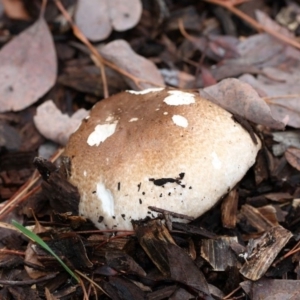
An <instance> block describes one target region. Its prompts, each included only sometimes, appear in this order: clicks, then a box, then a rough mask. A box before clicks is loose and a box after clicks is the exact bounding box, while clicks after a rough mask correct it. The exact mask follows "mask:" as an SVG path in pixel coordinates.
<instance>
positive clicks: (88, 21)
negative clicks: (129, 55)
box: [75, 0, 142, 41]
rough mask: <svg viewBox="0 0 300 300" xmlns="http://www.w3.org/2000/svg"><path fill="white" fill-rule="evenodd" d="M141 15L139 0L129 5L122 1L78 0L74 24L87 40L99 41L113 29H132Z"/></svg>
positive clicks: (133, 0)
mask: <svg viewBox="0 0 300 300" xmlns="http://www.w3.org/2000/svg"><path fill="white" fill-rule="evenodd" d="M141 14H142V4H141V1H140V0H131V1H130V5H128V4H127V2H126V1H123V0H89V1H86V0H78V2H77V7H76V13H75V22H76V24H77V26H78V27H79V28H80V30H81V31H82V32H83V34H84V35H85V36H86V37H87V38H88V39H90V40H91V41H100V40H104V39H106V38H107V37H108V36H109V35H110V33H111V32H112V30H113V29H115V30H117V31H125V30H128V29H130V28H132V27H134V26H135V25H136V24H137V23H138V21H139V20H140V17H141Z"/></svg>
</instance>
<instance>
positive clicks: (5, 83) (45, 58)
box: [0, 18, 57, 112]
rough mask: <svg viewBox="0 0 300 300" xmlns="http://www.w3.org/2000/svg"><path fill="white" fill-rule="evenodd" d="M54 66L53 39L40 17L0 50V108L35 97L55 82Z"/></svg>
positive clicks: (27, 102) (15, 108) (13, 106)
mask: <svg viewBox="0 0 300 300" xmlns="http://www.w3.org/2000/svg"><path fill="white" fill-rule="evenodd" d="M56 70H57V63H56V54H55V49H54V44H53V40H52V37H51V35H50V32H49V29H48V26H47V24H46V22H45V20H44V19H43V18H40V19H38V20H37V21H36V22H35V23H34V24H33V25H32V26H30V27H29V28H28V29H26V30H24V31H23V32H22V33H21V34H20V35H19V36H17V37H16V38H14V39H13V40H12V41H11V42H10V43H8V44H6V45H5V46H4V47H3V48H2V49H1V51H0V112H6V111H10V110H12V111H19V110H22V109H24V108H26V107H28V106H29V105H31V104H32V103H34V102H35V101H37V100H38V98H40V97H41V96H43V95H44V94H45V93H46V92H47V91H48V90H49V89H50V88H51V87H52V86H53V84H54V83H55V80H56Z"/></svg>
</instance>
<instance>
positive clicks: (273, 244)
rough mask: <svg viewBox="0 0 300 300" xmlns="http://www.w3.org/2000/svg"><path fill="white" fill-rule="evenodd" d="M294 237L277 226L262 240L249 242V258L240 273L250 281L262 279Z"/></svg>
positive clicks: (262, 237)
mask: <svg viewBox="0 0 300 300" xmlns="http://www.w3.org/2000/svg"><path fill="white" fill-rule="evenodd" d="M292 236H293V235H292V233H291V232H290V231H288V230H286V229H285V228H283V227H281V226H276V227H273V228H271V229H270V230H269V231H268V232H266V233H265V234H264V235H262V236H261V237H260V238H258V239H255V240H254V241H253V242H251V243H250V242H249V244H248V246H247V249H248V253H249V256H248V258H247V261H246V262H245V264H244V265H243V267H242V268H241V270H240V273H241V274H242V275H243V276H245V277H246V278H248V279H250V280H258V279H260V278H261V277H262V276H263V275H264V274H265V273H266V272H267V270H268V268H269V267H270V266H271V264H272V262H273V261H274V259H275V258H276V256H277V255H278V253H279V252H280V251H281V250H282V248H283V247H284V246H285V244H286V243H287V242H288V241H289V239H290V238H291V237H292Z"/></svg>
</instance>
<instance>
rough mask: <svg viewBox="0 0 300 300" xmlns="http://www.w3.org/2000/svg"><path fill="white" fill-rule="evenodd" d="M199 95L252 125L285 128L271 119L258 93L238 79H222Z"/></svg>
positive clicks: (281, 123) (266, 106) (268, 109)
mask: <svg viewBox="0 0 300 300" xmlns="http://www.w3.org/2000/svg"><path fill="white" fill-rule="evenodd" d="M200 94H201V95H203V96H204V97H205V98H207V99H209V100H211V101H212V102H214V103H216V104H218V105H220V106H221V107H223V108H224V109H226V110H228V111H230V112H231V113H232V114H234V115H238V116H241V117H243V118H245V119H247V120H249V121H251V122H253V123H256V124H261V125H264V126H267V127H271V128H275V129H283V128H284V126H285V124H284V123H283V122H281V121H278V120H275V119H274V118H273V116H272V114H271V111H270V108H269V106H268V105H267V104H266V103H265V101H264V100H263V99H262V98H260V97H259V95H258V93H257V92H256V91H255V90H254V89H253V88H252V87H251V86H250V85H249V84H247V83H244V82H242V81H240V80H238V79H235V78H228V79H224V80H222V81H221V82H219V83H218V84H216V85H212V86H210V87H206V88H204V89H202V90H200Z"/></svg>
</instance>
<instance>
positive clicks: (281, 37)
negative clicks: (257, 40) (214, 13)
mask: <svg viewBox="0 0 300 300" xmlns="http://www.w3.org/2000/svg"><path fill="white" fill-rule="evenodd" d="M204 1H206V2H208V3H212V4H216V5H219V6H222V7H225V8H226V9H228V10H229V11H230V12H232V13H233V14H235V15H236V16H238V17H240V18H241V19H243V20H244V21H245V22H247V23H248V24H249V25H251V26H252V27H253V28H255V29H256V30H257V31H258V32H261V31H264V32H267V33H268V34H270V35H272V36H273V37H275V38H277V39H278V40H280V41H282V42H285V43H287V44H288V45H291V46H294V47H295V48H297V49H300V43H298V42H297V41H296V40H293V39H291V38H289V37H287V36H285V35H283V34H281V33H280V32H278V31H274V30H272V29H270V28H268V27H267V26H263V25H261V24H260V23H258V22H257V21H256V20H254V19H253V18H251V17H249V16H248V15H246V14H245V13H243V12H242V11H240V10H239V9H237V8H236V7H234V5H235V4H240V3H238V2H235V3H232V2H229V1H222V0H204Z"/></svg>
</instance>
